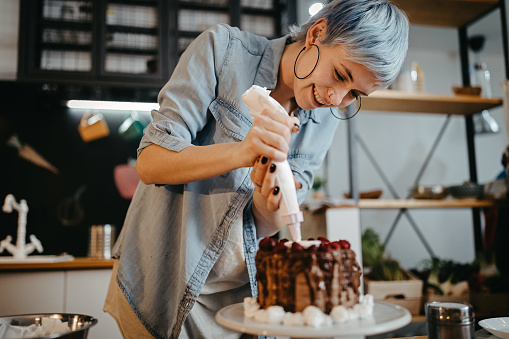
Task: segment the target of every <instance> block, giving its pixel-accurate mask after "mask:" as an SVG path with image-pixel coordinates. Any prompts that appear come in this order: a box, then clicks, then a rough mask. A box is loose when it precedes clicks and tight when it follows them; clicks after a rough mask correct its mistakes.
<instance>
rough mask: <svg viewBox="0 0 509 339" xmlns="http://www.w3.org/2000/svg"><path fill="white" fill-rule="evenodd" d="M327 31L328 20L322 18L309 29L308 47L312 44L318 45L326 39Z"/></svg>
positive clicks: (307, 36)
mask: <svg viewBox="0 0 509 339" xmlns="http://www.w3.org/2000/svg"><path fill="white" fill-rule="evenodd" d="M326 31H327V19H324V18H321V19H318V20H316V21H315V23H314V24H313V25H312V26H311V27H309V29H308V32H307V34H306V47H309V46H311V44H316V43H317V42H318V40H320V39H322V40H323V39H324V38H325V34H326Z"/></svg>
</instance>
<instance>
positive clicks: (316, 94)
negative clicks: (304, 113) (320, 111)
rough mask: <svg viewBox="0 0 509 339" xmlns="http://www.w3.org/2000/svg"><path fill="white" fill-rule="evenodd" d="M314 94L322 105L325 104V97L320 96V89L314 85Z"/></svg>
mask: <svg viewBox="0 0 509 339" xmlns="http://www.w3.org/2000/svg"><path fill="white" fill-rule="evenodd" d="M313 94H314V96H315V100H316V101H317V102H318V103H319V104H320V105H325V101H323V99H322V98H321V97H320V95H319V94H318V90H317V89H316V87H315V86H314V85H313Z"/></svg>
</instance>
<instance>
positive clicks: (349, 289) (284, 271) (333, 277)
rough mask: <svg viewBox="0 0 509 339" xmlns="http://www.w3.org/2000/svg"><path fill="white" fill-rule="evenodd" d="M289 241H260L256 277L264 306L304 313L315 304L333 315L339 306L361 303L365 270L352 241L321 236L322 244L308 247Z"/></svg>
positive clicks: (259, 300)
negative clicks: (360, 295) (334, 239)
mask: <svg viewBox="0 0 509 339" xmlns="http://www.w3.org/2000/svg"><path fill="white" fill-rule="evenodd" d="M285 242H287V240H286V239H284V240H281V241H279V242H277V241H276V240H274V239H270V238H265V239H263V240H262V241H261V242H260V250H259V251H258V253H257V254H256V269H257V273H256V279H257V282H258V303H259V304H260V306H261V307H262V308H267V307H269V306H274V305H280V306H282V307H283V308H284V309H285V311H287V312H301V311H303V310H304V308H306V307H307V306H309V305H313V306H316V307H318V308H320V309H321V310H322V311H323V312H325V313H327V314H329V313H330V311H331V310H332V308H333V307H334V306H336V305H343V306H346V307H352V306H353V305H355V304H357V303H358V302H359V286H360V276H361V269H360V266H359V264H358V263H357V262H356V261H355V253H354V252H353V251H352V250H351V249H350V245H349V244H348V242H346V241H344V240H342V241H339V242H330V241H328V240H327V239H325V238H321V242H320V245H319V246H318V247H317V246H316V245H312V246H310V247H308V248H303V247H302V246H301V245H300V244H298V243H292V246H291V247H290V246H285ZM341 243H342V244H341Z"/></svg>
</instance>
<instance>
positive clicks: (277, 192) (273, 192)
mask: <svg viewBox="0 0 509 339" xmlns="http://www.w3.org/2000/svg"><path fill="white" fill-rule="evenodd" d="M272 194H274V195H278V194H279V186H276V187H274V190H273V191H272Z"/></svg>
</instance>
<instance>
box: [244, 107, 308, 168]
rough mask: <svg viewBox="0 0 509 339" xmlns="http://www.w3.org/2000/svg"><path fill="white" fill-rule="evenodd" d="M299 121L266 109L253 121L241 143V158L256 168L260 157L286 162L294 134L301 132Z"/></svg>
mask: <svg viewBox="0 0 509 339" xmlns="http://www.w3.org/2000/svg"><path fill="white" fill-rule="evenodd" d="M299 125H300V122H299V119H297V118H296V117H290V116H286V115H283V114H281V113H279V112H277V111H274V110H271V109H265V110H263V111H262V113H261V114H260V115H258V116H256V117H254V119H253V125H252V126H251V129H250V130H249V132H248V134H247V136H246V137H245V138H244V140H242V141H241V142H240V145H241V147H240V153H239V154H240V156H241V157H244V158H245V161H246V162H247V163H248V164H249V165H248V166H254V164H255V162H256V160H257V159H258V158H259V157H260V156H263V155H265V156H267V157H268V158H270V159H272V160H274V161H284V160H286V158H287V156H288V150H289V144H290V140H291V137H292V132H293V133H296V132H298V131H299Z"/></svg>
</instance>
